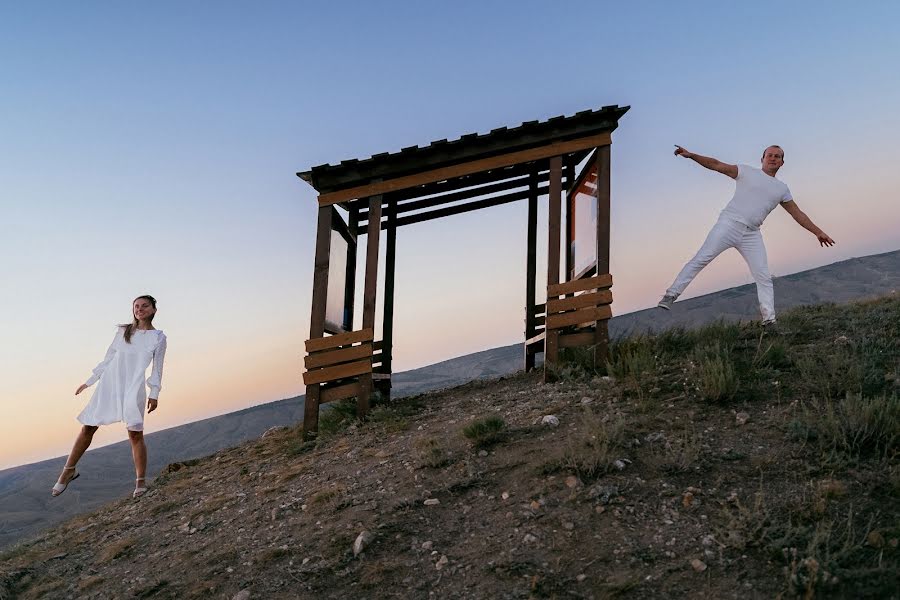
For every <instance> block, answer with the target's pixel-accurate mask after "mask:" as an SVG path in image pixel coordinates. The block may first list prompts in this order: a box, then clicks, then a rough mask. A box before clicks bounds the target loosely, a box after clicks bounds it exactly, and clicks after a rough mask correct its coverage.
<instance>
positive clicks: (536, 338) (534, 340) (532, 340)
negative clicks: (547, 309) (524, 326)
mask: <svg viewBox="0 0 900 600" xmlns="http://www.w3.org/2000/svg"><path fill="white" fill-rule="evenodd" d="M546 333H547V332H546V331H542V332H540V333H539V334H537V335H535V336H534V337H530V338H528V339H527V340H525V345H526V346H531V345H534V344H537V343H538V342H543V341H544V336H545V334H546ZM541 349H542V350H543V348H541Z"/></svg>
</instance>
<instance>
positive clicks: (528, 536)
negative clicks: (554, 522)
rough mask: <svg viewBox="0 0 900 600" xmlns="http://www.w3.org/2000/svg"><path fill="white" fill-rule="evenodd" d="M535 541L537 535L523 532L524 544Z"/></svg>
mask: <svg viewBox="0 0 900 600" xmlns="http://www.w3.org/2000/svg"><path fill="white" fill-rule="evenodd" d="M536 541H537V537H535V536H533V535H531V534H530V533H526V534H525V538H524V542H525V543H526V544H533V543H534V542H536Z"/></svg>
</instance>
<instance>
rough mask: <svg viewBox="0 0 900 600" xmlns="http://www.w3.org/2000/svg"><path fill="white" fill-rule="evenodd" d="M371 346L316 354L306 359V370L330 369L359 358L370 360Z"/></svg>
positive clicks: (362, 345) (364, 345) (366, 345)
mask: <svg viewBox="0 0 900 600" xmlns="http://www.w3.org/2000/svg"><path fill="white" fill-rule="evenodd" d="M371 356H372V344H361V345H359V346H350V347H349V348H342V349H340V350H331V351H330V352H317V353H316V354H310V355H309V356H307V357H306V361H305V364H306V368H307V369H318V368H321V367H330V366H333V365H338V364H340V363H345V362H351V361H354V360H359V359H361V358H371Z"/></svg>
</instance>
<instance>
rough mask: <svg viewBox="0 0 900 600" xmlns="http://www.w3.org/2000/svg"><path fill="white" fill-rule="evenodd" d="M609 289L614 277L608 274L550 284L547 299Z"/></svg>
mask: <svg viewBox="0 0 900 600" xmlns="http://www.w3.org/2000/svg"><path fill="white" fill-rule="evenodd" d="M608 287H612V275H610V274H609V273H606V274H604V275H599V276H596V277H588V278H587V279H575V280H574V281H566V282H565V283H556V284H550V285H548V286H547V297H548V298H554V297H556V296H563V295H565V294H574V293H575V292H583V291H586V290H595V289H603V288H608Z"/></svg>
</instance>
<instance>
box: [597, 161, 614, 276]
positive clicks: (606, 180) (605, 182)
mask: <svg viewBox="0 0 900 600" xmlns="http://www.w3.org/2000/svg"><path fill="white" fill-rule="evenodd" d="M609 155H610V147H609V146H603V147H602V148H598V149H597V274H598V275H602V274H604V273H609V245H610V239H609V234H610V183H611V182H610V164H609V162H610V161H609Z"/></svg>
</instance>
